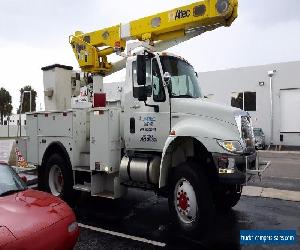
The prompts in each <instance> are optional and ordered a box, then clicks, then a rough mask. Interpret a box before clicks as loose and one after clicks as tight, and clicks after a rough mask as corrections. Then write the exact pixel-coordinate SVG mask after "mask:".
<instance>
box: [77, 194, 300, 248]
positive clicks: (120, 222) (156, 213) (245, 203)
mask: <svg viewBox="0 0 300 250" xmlns="http://www.w3.org/2000/svg"><path fill="white" fill-rule="evenodd" d="M81 202H82V203H81V205H80V207H78V208H77V216H78V219H79V222H80V223H82V224H83V225H89V226H93V229H92V230H90V229H86V228H81V236H80V238H79V241H78V243H77V245H76V247H75V249H112V248H113V249H157V248H167V249H274V248H275V249H299V247H300V245H299V232H300V203H299V202H290V201H283V200H277V199H269V198H258V197H245V196H243V197H242V198H241V201H240V202H239V204H238V205H237V206H236V207H234V208H233V209H232V210H231V211H229V212H227V213H225V212H218V213H217V214H216V218H215V221H214V222H213V225H212V228H211V229H210V230H208V231H207V233H206V234H203V235H197V236H196V237H187V236H185V235H183V234H182V233H181V232H178V231H176V229H175V228H174V227H173V224H172V222H171V218H170V215H169V211H168V205H167V199H165V198H161V197H157V196H155V194H154V193H152V192H144V191H140V190H131V191H130V192H129V193H128V195H127V196H126V197H124V198H122V199H120V200H117V201H107V200H103V199H102V200H99V199H92V198H87V197H85V198H83V200H82V201H81ZM99 228H100V232H99V231H96V230H97V229H99ZM242 229H266V230H272V229H274V230H279V229H296V230H297V233H298V244H297V245H289V246H246V245H240V243H239V236H240V235H239V232H240V230H242ZM106 230H107V231H106ZM103 231H104V232H103ZM115 233H121V236H116V235H114V234H115ZM128 236H129V238H130V237H131V238H132V239H129V238H124V237H128ZM133 236H134V237H139V238H138V239H134V237H133ZM140 238H142V239H143V240H145V241H153V242H152V243H151V242H150V243H143V242H142V241H141V240H140ZM159 244H162V245H159Z"/></svg>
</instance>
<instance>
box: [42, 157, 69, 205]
mask: <svg viewBox="0 0 300 250" xmlns="http://www.w3.org/2000/svg"><path fill="white" fill-rule="evenodd" d="M45 167H46V169H45V178H44V186H45V187H46V190H47V191H48V192H49V193H51V194H52V195H54V196H57V197H60V198H62V199H63V200H65V201H67V202H69V203H70V202H71V203H72V202H73V201H74V198H75V197H74V191H73V175H72V170H71V166H69V164H68V162H67V161H66V160H65V159H64V158H63V157H62V156H61V155H60V154H57V153H55V154H52V155H51V156H50V157H49V158H48V159H47V162H46V164H45Z"/></svg>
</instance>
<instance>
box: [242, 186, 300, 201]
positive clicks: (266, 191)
mask: <svg viewBox="0 0 300 250" xmlns="http://www.w3.org/2000/svg"><path fill="white" fill-rule="evenodd" d="M242 195H244V196H250V197H262V198H271V199H279V200H285V201H296V202H300V192H299V191H290V190H281V189H275V188H263V187H255V186H246V187H244V188H243V192H242Z"/></svg>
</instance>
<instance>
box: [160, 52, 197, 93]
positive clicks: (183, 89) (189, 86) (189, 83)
mask: <svg viewBox="0 0 300 250" xmlns="http://www.w3.org/2000/svg"><path fill="white" fill-rule="evenodd" d="M160 60H161V64H162V68H163V72H169V73H170V75H171V82H170V90H171V93H172V94H171V97H173V98H199V97H202V96H203V95H202V93H201V90H200V86H199V82H198V79H197V77H196V74H195V71H194V69H193V67H192V66H191V65H190V64H189V63H187V62H186V61H184V60H182V59H179V58H177V57H174V56H161V57H160Z"/></svg>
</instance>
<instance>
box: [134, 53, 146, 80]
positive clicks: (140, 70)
mask: <svg viewBox="0 0 300 250" xmlns="http://www.w3.org/2000/svg"><path fill="white" fill-rule="evenodd" d="M136 74H137V84H138V85H145V84H146V56H145V55H137V59H136Z"/></svg>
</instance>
